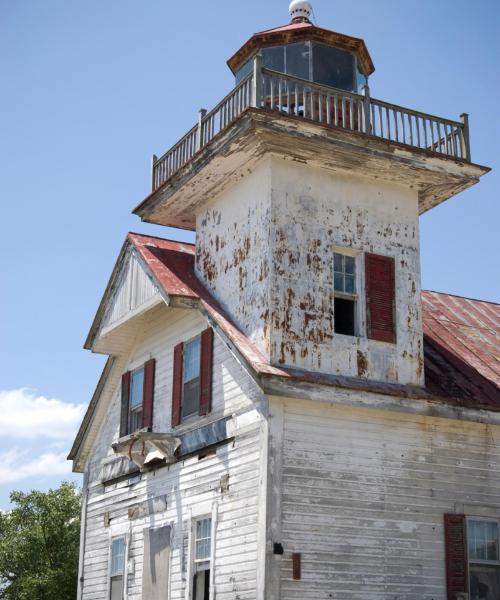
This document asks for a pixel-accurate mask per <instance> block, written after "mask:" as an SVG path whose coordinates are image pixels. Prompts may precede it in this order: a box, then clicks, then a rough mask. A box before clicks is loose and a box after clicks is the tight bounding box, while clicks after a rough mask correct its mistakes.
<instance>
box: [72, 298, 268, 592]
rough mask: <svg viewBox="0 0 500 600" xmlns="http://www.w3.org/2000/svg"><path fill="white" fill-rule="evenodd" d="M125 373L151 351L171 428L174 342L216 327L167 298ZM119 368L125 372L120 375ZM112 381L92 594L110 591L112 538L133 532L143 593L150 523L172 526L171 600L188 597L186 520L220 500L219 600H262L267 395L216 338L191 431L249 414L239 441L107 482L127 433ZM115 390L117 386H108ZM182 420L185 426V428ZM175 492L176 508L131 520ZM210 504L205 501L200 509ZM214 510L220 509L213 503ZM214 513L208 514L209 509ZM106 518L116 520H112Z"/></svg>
mask: <svg viewBox="0 0 500 600" xmlns="http://www.w3.org/2000/svg"><path fill="white" fill-rule="evenodd" d="M142 318H143V326H142V327H141V330H140V333H139V334H138V336H137V338H136V340H135V342H134V344H133V347H132V348H131V349H130V352H129V355H128V358H127V359H126V360H124V361H123V370H129V369H134V368H136V367H138V366H140V365H141V364H143V363H144V362H145V361H146V360H148V359H149V358H155V359H156V373H155V390H154V412H153V429H154V430H155V431H170V430H171V423H170V415H171V397H172V361H173V348H174V346H175V345H176V344H177V343H179V342H180V341H186V340H188V339H190V338H192V337H194V336H196V335H198V334H199V333H200V332H201V331H203V329H205V328H206V327H207V322H206V320H205V319H204V318H203V317H202V316H201V315H200V314H199V313H198V312H197V311H195V310H189V309H171V308H167V307H166V306H164V305H159V306H156V307H154V308H152V309H150V310H149V311H148V312H147V313H146V314H145V315H144V316H143V317H142ZM118 375H119V374H118ZM109 386H113V388H114V389H113V392H112V401H111V404H110V406H109V410H108V414H107V417H106V419H105V422H104V424H103V426H102V428H101V431H100V432H99V435H98V437H97V440H96V442H95V444H94V447H93V448H92V452H91V460H90V461H89V463H88V470H89V481H90V484H89V499H88V504H87V527H86V549H85V558H84V587H83V595H82V599H83V600H93V599H97V598H100V599H101V600H102V599H103V598H105V597H106V591H107V584H108V555H109V546H110V539H111V537H112V536H114V535H116V534H117V533H118V534H120V533H122V532H125V531H126V532H127V533H128V534H129V540H130V541H129V558H130V559H132V560H133V563H134V572H133V573H131V574H129V575H128V596H127V598H128V600H139V599H141V597H142V556H143V528H145V527H149V526H152V525H154V526H161V525H163V524H171V525H172V527H173V537H172V540H173V541H172V554H171V589H170V600H180V599H181V598H184V596H185V586H186V580H185V578H186V567H187V564H186V556H185V555H186V547H185V543H186V542H185V538H186V527H187V522H188V519H189V515H190V514H192V516H193V517H195V516H197V515H198V516H200V515H201V514H205V512H203V513H200V512H199V511H200V510H201V509H203V510H204V511H206V510H207V507H211V506H212V504H213V502H216V503H217V506H218V517H217V531H216V538H215V540H216V548H215V587H216V595H217V599H218V600H219V599H222V600H236V598H239V599H240V600H251V599H253V600H254V599H255V590H256V577H257V575H256V570H257V534H258V519H259V504H258V498H259V485H260V481H261V477H260V455H261V445H262V434H261V429H262V424H261V416H260V405H261V400H262V393H261V391H260V389H259V388H258V387H257V386H256V384H255V383H254V381H253V380H252V379H251V378H250V377H249V375H248V374H247V373H246V372H245V371H244V370H243V369H242V367H241V366H240V365H239V364H238V363H237V362H236V360H235V359H234V357H233V356H232V355H231V353H230V351H229V350H228V348H227V347H226V346H225V344H224V343H222V342H221V340H220V339H219V338H218V337H217V335H216V336H215V339H214V365H213V399H212V411H211V413H210V414H209V415H208V416H206V417H203V418H200V419H199V420H198V421H197V422H196V423H191V424H190V428H193V427H196V426H200V425H201V424H205V423H209V422H210V421H212V420H215V419H219V418H221V417H223V416H232V415H238V416H239V417H241V416H244V418H243V419H242V420H241V421H238V423H239V425H238V428H237V430H236V434H235V440H234V442H230V443H228V444H225V445H222V446H220V447H219V448H218V449H217V453H216V456H208V457H206V458H204V459H202V460H198V457H197V456H195V457H191V458H187V459H185V460H184V461H181V462H179V463H176V464H174V465H171V466H170V467H168V468H161V469H158V470H156V471H155V472H152V473H148V474H143V475H142V476H141V477H139V478H137V479H135V480H134V483H132V484H129V482H128V481H121V482H118V483H114V484H111V485H106V486H104V485H102V482H101V476H102V472H103V471H102V467H103V464H106V463H109V462H110V461H114V460H116V459H115V458H114V456H113V452H112V449H111V443H112V442H113V441H114V440H116V439H117V438H118V436H119V412H120V379H119V376H115V378H114V380H113V381H109ZM108 391H109V390H108ZM184 430H186V427H185V426H184V427H182V426H181V427H180V428H178V429H177V431H184ZM227 473H229V489H228V490H227V491H225V492H223V493H222V492H221V490H220V480H221V476H222V475H225V474H227ZM164 495H166V497H167V509H166V510H165V511H163V512H161V513H157V514H155V515H154V516H148V517H143V518H139V519H136V520H129V517H128V510H129V508H130V507H132V506H134V505H136V504H138V503H140V502H143V501H145V500H146V499H147V498H154V497H158V496H164ZM200 507H201V508H200ZM210 510H211V508H210ZM210 510H208V512H210ZM105 515H107V516H108V517H109V518H110V519H111V520H110V526H109V527H106V526H105Z"/></svg>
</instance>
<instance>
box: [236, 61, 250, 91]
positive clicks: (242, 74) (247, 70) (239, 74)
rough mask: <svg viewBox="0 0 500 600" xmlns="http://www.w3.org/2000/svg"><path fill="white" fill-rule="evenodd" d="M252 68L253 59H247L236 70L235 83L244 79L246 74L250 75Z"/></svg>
mask: <svg viewBox="0 0 500 600" xmlns="http://www.w3.org/2000/svg"><path fill="white" fill-rule="evenodd" d="M252 69H253V59H251V60H248V61H247V62H246V63H245V64H244V65H243V66H242V67H241V69H240V70H239V71H236V75H235V78H236V85H238V83H240V81H243V79H245V77H246V76H247V75H250V73H251V72H252Z"/></svg>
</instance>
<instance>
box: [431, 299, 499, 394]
mask: <svg viewBox="0 0 500 600" xmlns="http://www.w3.org/2000/svg"><path fill="white" fill-rule="evenodd" d="M422 307H423V320H424V348H425V369H426V384H427V386H428V387H429V389H432V390H433V391H435V392H442V393H447V394H448V395H450V394H451V395H453V396H458V397H462V398H464V399H467V400H471V401H472V400H473V399H474V398H481V401H482V403H483V404H487V405H488V404H492V405H494V404H500V304H494V303H492V302H485V301H483V300H472V299H470V298H463V297H460V296H453V295H451V294H443V293H438V292H423V293H422Z"/></svg>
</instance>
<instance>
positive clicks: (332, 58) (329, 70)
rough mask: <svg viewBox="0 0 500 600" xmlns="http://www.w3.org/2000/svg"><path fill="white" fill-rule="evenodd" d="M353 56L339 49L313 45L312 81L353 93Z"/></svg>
mask: <svg viewBox="0 0 500 600" xmlns="http://www.w3.org/2000/svg"><path fill="white" fill-rule="evenodd" d="M354 69H355V66H354V56H353V55H352V54H350V53H349V52H347V51H345V50H341V49H340V48H333V47H332V46H326V45H325V44H313V81H315V82H316V83H321V84H323V85H329V86H331V87H336V88H340V89H341V90H348V91H354V89H355V85H354Z"/></svg>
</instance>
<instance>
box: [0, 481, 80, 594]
mask: <svg viewBox="0 0 500 600" xmlns="http://www.w3.org/2000/svg"><path fill="white" fill-rule="evenodd" d="M10 500H11V502H12V504H13V508H12V509H11V510H9V511H7V512H1V511H0V598H2V599H5V600H28V599H29V600H74V599H75V598H76V589H77V578H78V541H79V535H80V500H81V497H80V492H79V490H78V489H77V487H76V486H75V484H71V483H66V482H63V483H62V484H61V486H60V487H59V488H57V489H56V490H49V491H48V492H37V491H32V492H29V493H23V492H12V493H11V495H10Z"/></svg>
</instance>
